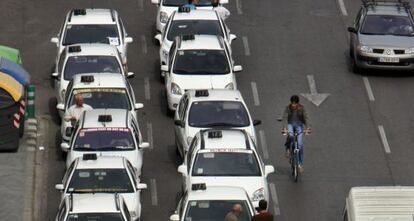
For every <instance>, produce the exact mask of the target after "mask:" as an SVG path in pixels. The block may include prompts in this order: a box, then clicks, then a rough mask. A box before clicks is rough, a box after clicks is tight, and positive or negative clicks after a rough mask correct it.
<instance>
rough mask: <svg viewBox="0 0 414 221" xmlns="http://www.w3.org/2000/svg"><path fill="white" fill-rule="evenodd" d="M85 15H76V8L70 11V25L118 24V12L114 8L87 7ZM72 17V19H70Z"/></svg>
mask: <svg viewBox="0 0 414 221" xmlns="http://www.w3.org/2000/svg"><path fill="white" fill-rule="evenodd" d="M85 11H86V14H85V15H74V10H71V11H70V12H69V13H68V24H70V25H82V24H84V25H93V24H116V18H117V12H116V11H115V10H113V9H103V8H86V9H85ZM69 18H70V21H69Z"/></svg>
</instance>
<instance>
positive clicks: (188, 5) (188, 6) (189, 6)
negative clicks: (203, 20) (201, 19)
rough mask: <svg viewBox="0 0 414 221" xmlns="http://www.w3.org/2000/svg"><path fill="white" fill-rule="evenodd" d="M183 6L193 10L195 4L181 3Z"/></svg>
mask: <svg viewBox="0 0 414 221" xmlns="http://www.w3.org/2000/svg"><path fill="white" fill-rule="evenodd" d="M183 7H185V8H190V10H195V9H197V8H196V6H195V5H193V4H185V5H183Z"/></svg>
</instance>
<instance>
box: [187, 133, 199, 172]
mask: <svg viewBox="0 0 414 221" xmlns="http://www.w3.org/2000/svg"><path fill="white" fill-rule="evenodd" d="M197 144H198V138H197V137H195V138H193V140H192V141H191V144H190V147H189V148H188V154H187V169H188V171H187V172H188V173H190V168H191V161H192V160H193V157H194V150H195V149H196V148H195V147H196V146H197Z"/></svg>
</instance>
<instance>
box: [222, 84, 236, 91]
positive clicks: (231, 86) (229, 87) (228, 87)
mask: <svg viewBox="0 0 414 221" xmlns="http://www.w3.org/2000/svg"><path fill="white" fill-rule="evenodd" d="M224 88H226V89H229V90H234V84H233V83H228V84H227V85H226V87H224Z"/></svg>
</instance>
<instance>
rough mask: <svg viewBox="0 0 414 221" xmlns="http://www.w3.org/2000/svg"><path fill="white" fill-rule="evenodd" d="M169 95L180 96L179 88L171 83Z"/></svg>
mask: <svg viewBox="0 0 414 221" xmlns="http://www.w3.org/2000/svg"><path fill="white" fill-rule="evenodd" d="M171 94H176V95H181V88H180V87H179V86H178V85H177V84H174V83H171Z"/></svg>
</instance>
